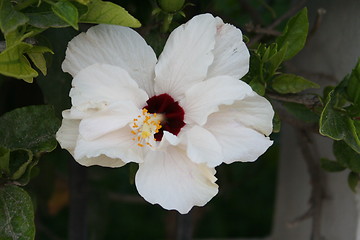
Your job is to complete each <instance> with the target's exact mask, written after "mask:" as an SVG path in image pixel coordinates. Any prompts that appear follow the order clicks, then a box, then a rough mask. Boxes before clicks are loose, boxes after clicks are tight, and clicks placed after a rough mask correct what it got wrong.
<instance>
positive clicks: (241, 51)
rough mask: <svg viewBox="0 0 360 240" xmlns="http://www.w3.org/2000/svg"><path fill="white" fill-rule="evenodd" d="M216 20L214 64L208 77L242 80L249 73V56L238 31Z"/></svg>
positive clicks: (218, 19)
mask: <svg viewBox="0 0 360 240" xmlns="http://www.w3.org/2000/svg"><path fill="white" fill-rule="evenodd" d="M216 20H217V24H216V27H217V32H216V38H215V40H216V43H215V49H214V51H213V53H214V62H213V63H212V64H211V66H210V67H209V71H208V77H215V76H220V75H228V76H232V77H234V78H236V79H240V78H242V77H243V76H244V75H245V74H246V73H247V72H248V71H249V60H250V54H249V50H248V49H247V47H246V45H245V43H244V42H243V35H242V33H241V31H240V29H238V28H236V27H234V26H232V25H230V24H224V22H223V21H222V20H221V19H220V18H218V17H217V18H216Z"/></svg>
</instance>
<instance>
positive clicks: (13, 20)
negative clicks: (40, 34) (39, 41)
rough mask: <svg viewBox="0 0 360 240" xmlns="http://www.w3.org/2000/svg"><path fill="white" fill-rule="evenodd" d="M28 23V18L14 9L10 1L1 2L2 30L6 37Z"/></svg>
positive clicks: (0, 27)
mask: <svg viewBox="0 0 360 240" xmlns="http://www.w3.org/2000/svg"><path fill="white" fill-rule="evenodd" d="M28 21H29V19H28V17H26V16H25V15H24V14H23V13H21V12H18V11H16V10H15V9H14V7H13V6H12V4H11V2H10V0H1V1H0V29H1V31H2V32H3V33H4V35H6V34H8V33H9V32H12V31H15V30H16V29H17V28H18V27H19V26H22V25H24V24H26V23H27V22H28Z"/></svg>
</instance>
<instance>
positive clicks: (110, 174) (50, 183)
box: [0, 0, 299, 240]
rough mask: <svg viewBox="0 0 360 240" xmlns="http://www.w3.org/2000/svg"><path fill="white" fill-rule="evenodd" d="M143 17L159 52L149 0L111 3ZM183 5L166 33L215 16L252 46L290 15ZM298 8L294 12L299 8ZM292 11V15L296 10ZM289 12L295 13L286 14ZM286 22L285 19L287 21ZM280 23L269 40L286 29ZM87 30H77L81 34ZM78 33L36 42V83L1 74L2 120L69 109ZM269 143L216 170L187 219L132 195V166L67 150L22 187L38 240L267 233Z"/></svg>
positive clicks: (247, 2)
mask: <svg viewBox="0 0 360 240" xmlns="http://www.w3.org/2000/svg"><path fill="white" fill-rule="evenodd" d="M113 2H114V3H116V4H119V5H120V6H122V7H124V8H125V9H127V10H128V11H129V12H130V13H131V14H132V15H133V16H134V17H136V18H137V19H139V20H140V22H141V23H142V27H141V28H139V29H136V30H137V31H138V32H139V33H140V34H141V35H142V36H143V37H144V38H145V39H146V40H147V42H148V43H149V44H150V45H151V46H152V47H153V48H154V49H155V51H156V52H157V54H159V53H160V52H161V49H162V48H163V46H164V44H165V41H166V39H167V36H168V33H160V30H161V26H162V21H163V18H164V17H163V16H161V15H157V16H154V15H152V12H153V10H154V9H155V8H156V7H157V3H156V1H155V0H154V1H152V0H124V1H113ZM186 3H189V4H188V5H187V6H186V7H185V8H184V13H185V15H186V18H185V17H183V16H181V15H175V16H174V20H173V22H172V23H171V25H170V30H171V29H173V28H175V27H177V26H178V25H179V24H182V23H184V22H186V21H187V20H189V19H190V18H191V17H192V16H194V15H197V14H201V13H206V12H209V13H212V14H213V15H215V16H220V17H221V18H222V19H223V20H224V22H226V23H231V24H233V25H235V26H236V27H238V28H240V29H241V30H242V31H243V33H244V35H246V36H247V37H248V38H249V39H250V42H249V43H248V44H249V45H252V46H256V42H254V41H253V42H252V40H254V38H255V40H256V37H257V36H258V35H259V34H262V32H261V31H262V29H261V28H260V27H259V26H269V25H270V24H272V23H274V22H275V21H277V19H279V17H281V16H284V14H285V15H286V14H287V15H288V16H287V17H290V16H291V14H294V13H295V12H294V11H293V9H291V6H292V5H291V1H290V0H208V1H204V0H197V1H196V0H193V1H186ZM298 9H299V8H298ZM298 9H297V10H298ZM289 10H291V11H292V12H290V13H289ZM284 19H285V18H284ZM285 22H286V21H279V23H278V24H277V25H276V27H275V28H274V29H272V31H273V33H270V34H268V35H266V36H262V37H263V38H262V41H266V40H267V38H269V39H271V34H273V35H274V36H276V35H278V33H279V32H280V31H281V30H282V29H283V27H284V25H285ZM89 26H90V25H86V24H83V25H80V30H81V31H85V30H86V29H87V28H88V27H89ZM78 33H79V32H77V31H75V30H74V29H71V28H64V29H49V30H47V31H45V32H44V33H42V34H41V35H39V36H38V37H37V39H36V41H38V42H39V43H41V44H42V45H46V46H49V47H50V48H51V49H52V50H53V51H54V53H55V54H54V55H51V56H50V55H48V56H47V62H48V75H47V76H46V77H43V76H42V75H41V76H39V77H38V78H37V79H35V83H34V84H28V83H26V82H24V81H21V80H16V79H10V78H7V77H4V76H0V115H2V114H3V113H5V112H8V111H10V110H12V109H15V108H18V107H22V106H28V105H38V104H44V103H45V104H52V105H54V106H55V110H56V114H57V116H58V118H59V119H61V111H62V110H64V109H67V108H69V107H70V98H69V96H68V93H69V89H70V86H71V77H70V75H68V74H65V73H63V72H62V71H61V63H62V61H63V59H64V53H65V49H66V46H67V43H68V41H69V40H71V39H72V38H73V37H74V36H75V35H77V34H78ZM271 138H272V139H273V140H274V144H273V146H272V147H271V148H270V149H269V150H268V151H267V152H266V153H265V154H264V155H263V156H261V157H260V158H259V159H258V160H257V161H256V162H254V163H234V164H231V165H225V164H224V165H221V166H219V167H217V169H216V170H217V174H216V176H217V178H218V181H217V184H218V185H219V194H218V195H217V196H216V197H214V198H213V199H212V200H211V201H210V202H209V203H208V204H207V205H206V206H205V207H202V208H198V207H194V208H193V210H192V211H191V212H190V213H189V214H187V215H180V214H178V213H177V212H175V211H166V210H164V209H162V208H161V207H159V206H158V205H151V204H149V203H147V202H145V201H144V200H143V199H142V198H141V197H140V196H139V195H138V194H137V192H136V188H135V185H134V184H133V177H134V173H135V171H136V168H135V166H133V165H131V164H128V165H126V166H124V167H122V168H118V169H109V168H102V167H96V166H94V167H88V168H85V167H82V166H79V165H78V164H77V163H76V162H75V161H74V160H73V159H72V157H71V155H70V154H69V153H67V152H66V151H65V150H62V149H60V148H57V149H56V150H55V151H53V152H51V153H48V154H45V155H43V156H42V158H41V160H40V162H39V165H38V166H37V169H38V170H37V173H36V175H35V176H34V177H33V179H32V180H31V182H30V184H29V185H28V186H26V190H28V192H29V193H30V195H31V197H32V198H33V201H34V203H35V209H36V220H35V221H36V228H37V234H36V239H38V240H62V239H71V240H73V239H89V240H98V239H129V240H131V239H149V240H151V239H191V237H193V238H194V239H231V238H262V237H266V236H269V235H270V234H271V229H272V221H273V217H274V216H273V215H274V205H275V186H276V179H277V165H278V158H279V145H278V139H279V136H278V135H276V134H273V135H271Z"/></svg>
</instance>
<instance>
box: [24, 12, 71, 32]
mask: <svg viewBox="0 0 360 240" xmlns="http://www.w3.org/2000/svg"><path fill="white" fill-rule="evenodd" d="M26 15H27V16H28V17H29V19H30V20H29V25H31V26H34V27H37V28H44V29H46V28H62V27H68V26H69V24H68V23H67V22H65V21H64V20H62V19H61V18H60V17H58V16H57V15H56V14H55V13H54V12H53V11H51V10H50V9H49V10H44V11H43V12H31V13H27V14H26Z"/></svg>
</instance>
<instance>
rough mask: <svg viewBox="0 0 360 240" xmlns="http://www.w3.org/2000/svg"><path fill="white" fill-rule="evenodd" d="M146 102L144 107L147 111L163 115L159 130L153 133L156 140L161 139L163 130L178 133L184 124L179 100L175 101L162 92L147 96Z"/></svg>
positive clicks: (182, 110) (183, 113)
mask: <svg viewBox="0 0 360 240" xmlns="http://www.w3.org/2000/svg"><path fill="white" fill-rule="evenodd" d="M146 103H147V104H148V105H147V106H145V107H144V108H145V109H147V110H148V112H149V113H157V114H162V116H163V117H164V119H163V120H162V121H161V128H160V129H159V132H158V133H156V134H155V135H154V137H155V139H156V141H161V139H162V137H163V135H164V131H168V132H170V133H172V134H174V135H178V133H179V132H180V130H181V128H182V127H183V126H185V122H184V115H185V112H184V109H182V107H180V105H179V102H175V100H174V99H173V98H172V97H171V96H170V95H169V94H166V93H164V94H160V95H157V96H153V97H151V98H149V100H147V101H146Z"/></svg>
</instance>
